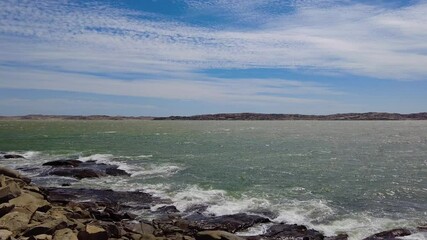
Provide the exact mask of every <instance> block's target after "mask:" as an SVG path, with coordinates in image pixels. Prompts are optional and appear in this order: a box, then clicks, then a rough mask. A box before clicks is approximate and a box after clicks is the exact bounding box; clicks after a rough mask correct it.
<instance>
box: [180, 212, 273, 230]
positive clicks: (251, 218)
mask: <svg viewBox="0 0 427 240" xmlns="http://www.w3.org/2000/svg"><path fill="white" fill-rule="evenodd" d="M186 219H187V220H189V221H190V226H191V227H192V228H195V229H198V230H199V231H204V230H224V231H227V232H231V233H234V232H237V231H240V230H244V229H247V228H249V227H252V226H253V225H255V224H258V223H268V222H270V220H269V219H268V218H265V217H261V216H257V215H248V214H246V213H238V214H233V215H224V216H217V217H207V216H204V215H202V214H192V215H190V216H188V217H186Z"/></svg>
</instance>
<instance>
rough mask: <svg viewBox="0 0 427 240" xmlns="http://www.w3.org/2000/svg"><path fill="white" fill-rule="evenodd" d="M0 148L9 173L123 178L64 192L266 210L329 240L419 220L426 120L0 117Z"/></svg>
mask: <svg viewBox="0 0 427 240" xmlns="http://www.w3.org/2000/svg"><path fill="white" fill-rule="evenodd" d="M0 151H3V152H7V153H17V154H22V155H24V156H25V159H12V160H1V162H0V164H2V165H6V166H9V167H13V168H20V169H31V168H33V167H35V166H40V165H41V164H43V163H44V162H47V161H51V160H56V159H79V160H82V161H88V160H96V161H98V162H101V163H107V164H116V165H119V166H120V169H123V170H126V171H128V172H129V173H130V174H131V176H130V177H104V178H100V179H83V180H81V181H79V182H75V183H73V185H72V187H91V188H101V189H105V188H107V189H113V190H142V191H145V192H148V193H151V194H153V195H155V196H158V197H161V198H166V199H171V200H172V201H173V203H174V205H175V206H176V207H177V208H178V209H179V210H181V211H185V210H186V209H189V208H191V207H194V206H198V205H207V206H208V207H207V208H206V210H205V212H204V213H205V214H210V215H226V214H234V213H253V214H257V213H265V212H270V213H272V214H270V216H269V217H270V218H271V219H272V220H273V221H274V222H286V223H296V224H303V225H306V226H308V227H310V228H313V229H316V230H319V231H322V232H323V233H324V234H325V235H327V236H332V235H335V234H338V233H344V232H345V233H347V234H349V236H350V239H362V238H364V237H367V236H369V235H371V234H374V233H378V232H380V231H384V230H389V229H393V228H398V227H399V228H401V227H404V228H408V229H412V230H414V229H416V227H417V226H420V225H425V224H426V223H427V121H149V120H140V121H137V120H120V121H111V120H105V121H104V120H102V121H97V120H96V121H95V120H90V121H82V120H78V121H74V120H44V121H41V120H17V121H9V120H3V121H0ZM34 169H36V168H34ZM26 174H30V175H31V174H32V177H33V180H34V182H36V183H37V184H41V185H44V186H56V185H58V181H57V180H53V179H52V180H50V179H49V178H48V177H47V178H46V177H43V178H42V177H38V176H37V171H35V172H31V171H30V172H28V173H26ZM65 180H67V179H65ZM154 207H156V206H154ZM268 227H269V226H268V224H265V225H258V226H255V227H252V228H250V229H249V230H247V231H245V232H240V233H238V234H240V235H243V236H245V235H246V236H247V235H254V234H260V233H263V232H265V231H266V229H267V228H268ZM403 239H427V235H426V233H416V234H413V235H411V236H408V237H406V238H403Z"/></svg>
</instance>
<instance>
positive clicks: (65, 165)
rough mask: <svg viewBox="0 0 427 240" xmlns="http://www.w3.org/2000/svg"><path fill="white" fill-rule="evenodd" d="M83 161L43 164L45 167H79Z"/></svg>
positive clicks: (57, 161) (56, 161)
mask: <svg viewBox="0 0 427 240" xmlns="http://www.w3.org/2000/svg"><path fill="white" fill-rule="evenodd" d="M81 163H82V161H79V160H74V159H70V160H55V161H50V162H46V163H43V166H52V167H78V166H79V165H80V164H81Z"/></svg>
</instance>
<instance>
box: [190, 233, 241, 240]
mask: <svg viewBox="0 0 427 240" xmlns="http://www.w3.org/2000/svg"><path fill="white" fill-rule="evenodd" d="M196 240H244V239H243V238H241V237H239V236H236V235H234V234H232V233H229V232H225V231H203V232H198V233H197V235H196Z"/></svg>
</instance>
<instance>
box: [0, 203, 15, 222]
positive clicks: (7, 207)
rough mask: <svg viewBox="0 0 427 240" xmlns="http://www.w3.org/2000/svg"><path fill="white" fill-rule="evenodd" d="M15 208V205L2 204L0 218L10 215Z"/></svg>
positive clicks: (0, 205)
mask: <svg viewBox="0 0 427 240" xmlns="http://www.w3.org/2000/svg"><path fill="white" fill-rule="evenodd" d="M14 208H15V205H13V204H10V203H2V204H0V218H1V217H3V216H4V215H6V214H8V213H9V212H10V211H12V209H14Z"/></svg>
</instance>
